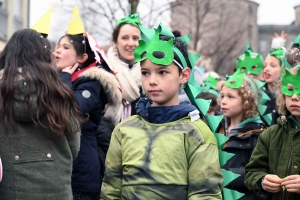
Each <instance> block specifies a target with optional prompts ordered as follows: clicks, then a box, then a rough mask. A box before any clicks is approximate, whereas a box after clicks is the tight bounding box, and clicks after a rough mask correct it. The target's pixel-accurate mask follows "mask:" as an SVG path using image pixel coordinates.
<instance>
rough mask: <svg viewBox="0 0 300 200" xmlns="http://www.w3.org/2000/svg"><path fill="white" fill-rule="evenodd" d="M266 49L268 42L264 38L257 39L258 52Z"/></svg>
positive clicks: (263, 51)
mask: <svg viewBox="0 0 300 200" xmlns="http://www.w3.org/2000/svg"><path fill="white" fill-rule="evenodd" d="M267 51H268V42H267V41H266V40H261V41H259V52H260V53H265V52H267Z"/></svg>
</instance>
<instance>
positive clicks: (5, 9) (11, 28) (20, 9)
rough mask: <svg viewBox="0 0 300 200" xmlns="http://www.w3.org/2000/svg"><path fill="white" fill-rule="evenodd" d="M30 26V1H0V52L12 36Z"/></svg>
mask: <svg viewBox="0 0 300 200" xmlns="http://www.w3.org/2000/svg"><path fill="white" fill-rule="evenodd" d="M28 26H29V0H0V51H1V50H2V49H3V48H4V46H5V44H6V42H7V40H8V39H9V38H10V37H11V36H12V34H13V33H14V32H15V31H17V30H19V29H22V28H26V27H28Z"/></svg>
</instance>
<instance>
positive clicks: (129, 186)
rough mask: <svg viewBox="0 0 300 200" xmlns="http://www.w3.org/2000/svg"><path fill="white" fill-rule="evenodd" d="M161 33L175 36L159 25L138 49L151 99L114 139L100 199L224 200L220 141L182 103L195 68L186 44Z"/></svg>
mask: <svg viewBox="0 0 300 200" xmlns="http://www.w3.org/2000/svg"><path fill="white" fill-rule="evenodd" d="M158 30H164V33H165V32H171V31H169V30H166V29H164V28H162V27H161V26H160V27H159V28H158V29H155V33H154V36H153V37H150V38H148V39H149V40H148V41H149V42H145V41H139V46H138V47H137V48H136V49H135V52H134V55H135V58H136V60H137V61H138V62H139V61H140V62H141V74H142V84H143V88H144V90H145V92H146V94H147V96H148V97H149V98H143V99H141V100H140V101H139V102H138V104H137V111H138V115H135V116H132V117H130V118H128V119H126V120H124V121H122V122H121V123H120V124H119V125H117V127H116V128H115V130H114V132H113V134H112V138H111V143H110V147H109V150H108V154H107V159H106V163H105V164H106V172H105V177H104V179H103V184H102V189H101V190H102V191H101V199H106V200H108V199H146V198H147V199H156V200H159V199H181V200H184V199H221V187H222V182H223V179H222V174H221V170H220V166H219V159H218V148H217V146H216V140H215V137H214V135H213V133H212V132H211V131H210V130H209V128H208V127H207V125H206V124H205V123H204V122H203V121H201V120H200V119H199V114H197V113H199V112H198V111H197V110H196V108H195V107H194V106H193V105H191V104H189V103H187V102H183V103H181V104H179V100H178V92H179V89H180V86H181V85H184V84H185V83H186V82H187V81H188V79H189V76H190V69H189V68H188V67H192V65H191V63H190V60H189V58H188V53H187V45H186V43H184V42H182V41H181V40H179V39H176V38H174V37H167V36H163V35H162V34H163V33H161V36H160V37H159V32H158ZM143 40H146V39H145V38H143ZM186 87H189V86H188V85H186Z"/></svg>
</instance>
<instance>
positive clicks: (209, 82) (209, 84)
mask: <svg viewBox="0 0 300 200" xmlns="http://www.w3.org/2000/svg"><path fill="white" fill-rule="evenodd" d="M209 77H211V76H208V77H207V79H206V80H205V82H204V86H203V87H202V92H208V93H211V94H214V95H216V96H219V92H218V91H217V90H216V88H217V79H215V78H213V77H211V78H209Z"/></svg>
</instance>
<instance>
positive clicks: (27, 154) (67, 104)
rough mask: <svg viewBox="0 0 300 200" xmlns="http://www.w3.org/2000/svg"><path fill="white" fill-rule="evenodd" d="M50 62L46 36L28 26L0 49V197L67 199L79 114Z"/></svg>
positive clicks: (34, 199)
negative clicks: (0, 169) (2, 170)
mask: <svg viewBox="0 0 300 200" xmlns="http://www.w3.org/2000/svg"><path fill="white" fill-rule="evenodd" d="M51 62H52V55H51V50H50V44H49V42H48V40H47V39H45V38H44V37H43V36H42V35H41V34H40V33H38V32H37V31H35V30H31V29H23V30H19V31H17V32H15V33H14V34H13V36H12V37H11V39H10V40H9V41H8V43H7V45H6V46H5V48H4V50H3V52H2V54H1V57H0V70H1V71H0V141H1V145H0V155H1V159H2V162H3V169H4V172H3V179H2V182H1V184H0V197H1V199H24V200H40V199H66V200H71V199H72V190H71V180H70V177H71V174H72V161H73V159H74V158H75V157H76V155H77V152H78V150H79V133H78V131H79V130H80V126H79V123H78V122H81V121H82V119H81V117H80V112H79V110H78V108H77V105H76V102H75V100H74V95H73V92H72V91H71V89H70V88H68V87H67V86H66V85H64V84H63V83H62V81H61V80H60V79H59V77H58V74H57V72H56V70H55V69H53V68H52V67H51ZM76 132H77V133H76Z"/></svg>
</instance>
